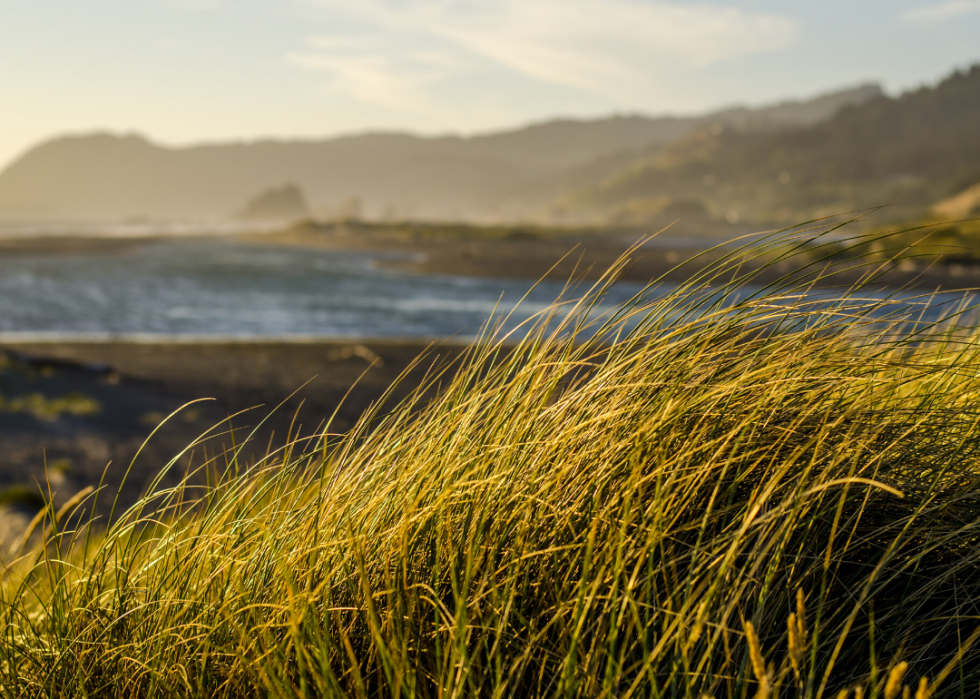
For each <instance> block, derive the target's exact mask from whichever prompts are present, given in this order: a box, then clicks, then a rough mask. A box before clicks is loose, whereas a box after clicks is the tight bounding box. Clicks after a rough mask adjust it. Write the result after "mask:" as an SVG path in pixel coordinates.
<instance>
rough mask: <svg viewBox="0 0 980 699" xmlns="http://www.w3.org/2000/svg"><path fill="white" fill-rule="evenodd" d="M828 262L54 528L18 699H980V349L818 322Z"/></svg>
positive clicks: (560, 331) (24, 562)
mask: <svg viewBox="0 0 980 699" xmlns="http://www.w3.org/2000/svg"><path fill="white" fill-rule="evenodd" d="M820 241H821V239H819V238H818V237H817V234H816V233H814V232H808V231H802V232H801V231H799V230H794V231H791V232H787V233H781V234H778V235H774V236H771V237H769V238H766V239H764V240H762V241H759V242H755V243H752V244H751V245H747V246H745V247H743V248H739V249H734V250H732V251H731V252H730V254H729V255H728V256H727V257H726V258H725V259H724V260H722V261H721V262H718V263H716V264H713V265H710V266H709V267H708V268H706V269H702V270H701V271H699V272H697V273H695V274H694V276H693V278H692V279H691V281H690V282H688V283H687V284H684V285H682V286H681V287H679V288H677V289H675V290H672V291H670V292H669V293H666V294H660V293H657V292H656V291H655V286H654V287H652V288H651V289H650V290H649V292H648V293H645V294H642V295H640V296H638V297H637V298H636V299H635V301H634V302H633V303H632V304H630V305H628V306H627V307H625V308H621V309H618V311H617V312H615V313H609V312H607V311H604V310H603V309H602V308H601V307H600V306H598V305H597V299H598V298H599V297H600V296H601V292H602V289H603V285H605V284H608V283H611V282H612V280H613V279H614V278H615V275H616V274H617V269H613V270H610V273H609V275H608V276H607V277H606V278H605V279H604V280H603V282H601V283H600V284H599V285H597V287H594V288H592V289H591V290H589V291H588V292H586V293H584V295H583V296H582V298H581V299H580V300H579V301H578V302H576V303H565V302H563V301H561V300H559V302H558V305H556V306H555V308H553V309H552V311H551V312H550V313H549V314H546V315H545V316H542V317H540V318H539V319H538V320H537V322H536V324H535V325H534V326H533V327H530V328H525V329H524V330H526V331H527V332H524V331H522V332H521V333H520V335H518V334H516V333H515V334H512V335H510V336H505V335H503V334H502V333H501V332H499V331H494V329H493V327H488V328H487V330H486V331H485V332H484V334H483V335H482V336H481V337H480V338H479V339H478V340H477V341H476V342H474V344H473V345H472V347H471V348H470V350H469V353H468V355H467V356H466V358H465V361H463V363H462V364H461V365H459V366H457V367H453V368H452V373H451V374H443V373H440V371H438V370H434V371H433V373H432V374H431V375H430V379H429V381H428V383H427V384H426V386H422V387H420V389H419V391H418V392H417V393H416V394H415V396H414V397H413V398H412V399H410V400H408V401H407V402H406V403H404V404H402V405H400V406H399V407H397V408H396V409H395V410H393V411H391V412H387V413H385V414H382V413H381V412H379V411H375V412H373V413H371V414H369V415H366V416H365V417H364V418H363V419H362V421H361V422H360V423H359V424H358V426H357V427H356V428H355V429H354V430H353V431H351V432H350V433H348V434H344V435H334V436H331V435H329V434H327V433H326V431H325V432H324V433H323V434H322V435H320V436H319V437H318V438H317V439H316V440H313V441H309V440H308V441H306V442H304V443H296V444H294V445H292V446H291V447H289V448H287V449H285V450H283V451H280V452H276V453H274V454H271V455H270V457H269V458H268V459H267V460H266V461H265V462H264V463H261V464H254V465H251V467H250V468H247V469H246V468H245V466H244V465H243V464H238V463H236V461H235V459H234V455H232V457H231V458H230V459H229V461H228V467H227V468H226V469H224V472H223V473H222V474H221V475H220V477H217V478H213V479H210V481H209V483H208V484H207V485H205V486H200V485H195V484H196V483H199V480H195V477H194V476H193V475H191V474H189V475H188V479H187V480H186V481H185V482H184V483H183V484H182V485H181V486H180V487H177V488H170V489H160V488H151V489H150V491H149V494H148V495H147V496H146V497H145V498H144V499H143V500H141V501H140V502H139V503H137V504H136V505H135V506H134V507H132V508H130V509H128V510H127V511H125V512H122V513H121V512H118V511H115V512H113V513H112V515H111V517H108V521H106V519H101V520H95V521H94V522H92V523H89V524H85V525H84V526H83V525H79V524H78V522H79V521H80V520H79V518H78V517H77V515H76V516H75V517H74V519H71V518H70V517H69V514H70V513H68V512H66V511H62V512H61V513H56V512H54V511H53V509H52V510H49V512H48V514H47V517H46V521H43V522H40V523H39V527H38V530H39V531H41V530H43V534H44V537H45V541H44V542H43V545H38V546H36V547H34V548H31V549H30V551H29V553H22V554H21V557H20V558H19V560H17V561H15V562H13V563H11V564H10V565H9V566H8V567H7V568H6V570H5V571H4V576H3V585H2V588H0V594H2V600H0V628H2V634H0V693H2V694H3V695H4V696H11V697H23V696H79V697H82V696H88V697H106V696H118V697H157V696H161V697H163V696H167V697H169V696H182V697H246V696H275V697H289V696H296V697H305V696H325V697H335V696H336V697H344V696H350V697H389V696H390V697H396V696H402V697H446V698H448V697H559V696H560V697H573V696H574V697H702V696H713V697H769V696H777V695H779V696H800V697H831V696H833V697H838V696H852V697H874V696H883V697H886V698H887V699H896V698H897V697H899V696H906V697H908V696H915V697H928V696H943V695H947V696H960V695H961V694H962V695H964V696H975V695H976V692H977V690H978V683H980V663H978V659H980V656H978V653H977V649H978V648H980V645H974V641H976V639H977V638H978V636H980V613H978V610H977V600H978V599H980V528H978V527H980V489H978V485H980V463H978V459H980V410H978V407H980V344H978V342H977V340H978V336H977V333H976V330H975V328H974V327H973V326H972V325H970V324H969V323H968V322H967V321H966V320H964V317H965V316H963V315H953V317H952V318H951V319H949V320H947V321H945V322H943V323H940V324H933V323H927V322H926V321H925V320H917V319H916V318H917V317H916V316H914V312H913V314H912V315H910V314H909V312H908V305H907V304H908V302H907V301H903V300H901V299H899V298H898V297H876V298H871V297H869V296H868V295H867V287H866V286H863V285H857V286H855V287H853V288H851V289H848V290H843V291H842V292H841V293H840V294H839V296H838V299H837V300H836V301H827V300H823V301H819V302H818V301H816V300H814V297H813V295H812V294H809V295H808V294H807V293H806V292H807V291H808V290H810V289H811V288H812V285H813V282H814V281H816V280H817V279H818V278H821V279H823V282H824V283H826V282H827V275H828V274H831V273H832V270H827V269H826V267H825V262H826V261H821V255H820V250H821V249H822V248H821V246H822V245H823V243H821V242H820ZM804 247H805V248H806V249H807V250H808V252H807V255H808V258H807V259H809V260H811V265H810V266H809V267H806V268H804V269H803V270H802V271H801V272H799V273H797V274H796V275H795V276H790V277H787V278H785V279H782V280H780V281H779V282H777V283H775V284H772V285H770V286H768V287H765V288H763V289H756V288H753V287H752V286H751V284H752V279H753V276H752V275H753V274H755V273H754V272H750V273H744V274H743V273H742V271H741V270H742V269H743V263H745V261H746V260H748V259H749V258H753V259H754V258H758V256H760V255H762V256H765V258H766V259H768V260H772V261H773V263H776V262H778V261H779V260H781V259H783V258H786V257H787V256H793V255H795V254H797V252H798V251H799V250H801V249H803V248H804ZM831 248H832V249H833V250H834V254H835V259H837V258H838V257H839V255H837V247H836V244H834V245H833V246H831V247H830V248H828V249H831ZM624 263H625V262H624ZM862 263H863V261H862V260H861V259H851V260H850V261H848V262H846V263H844V264H846V265H855V264H856V265H860V264H862ZM874 274H875V270H874V269H870V270H869V280H870V279H871V278H873V277H874ZM563 304H564V305H563ZM910 318H911V322H910ZM439 382H441V383H442V384H443V385H441V387H440V388H439V390H438V392H437V393H436V397H434V398H431V395H432V391H431V390H428V389H432V388H433V386H435V385H436V384H438V383H439ZM427 396H428V397H427ZM203 468H205V469H206V470H213V469H214V464H209V465H206V466H205V467H203ZM96 495H100V494H96ZM93 497H95V496H93ZM74 504H79V503H74ZM79 506H80V507H84V508H87V510H88V511H104V509H105V508H102V509H100V508H99V507H98V506H96V505H95V504H94V503H92V502H90V501H85V502H83V503H81V504H80V505H79ZM62 509H63V510H64V509H65V508H62ZM112 509H118V508H115V507H114V508H112ZM66 522H67V526H66ZM73 522H74V523H73ZM25 550H26V549H25Z"/></svg>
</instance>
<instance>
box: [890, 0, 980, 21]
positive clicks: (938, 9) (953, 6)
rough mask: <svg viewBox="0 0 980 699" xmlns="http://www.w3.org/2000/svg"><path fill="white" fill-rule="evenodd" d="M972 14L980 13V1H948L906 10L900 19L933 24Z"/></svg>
mask: <svg viewBox="0 0 980 699" xmlns="http://www.w3.org/2000/svg"><path fill="white" fill-rule="evenodd" d="M973 12H980V0H948V1H947V2H940V3H935V4H933V5H923V6H922V7H916V8H914V9H911V10H908V11H906V12H904V13H902V19H903V20H905V21H906V22H935V21H941V20H944V19H952V18H953V17H958V16H960V15H967V14H971V13H973Z"/></svg>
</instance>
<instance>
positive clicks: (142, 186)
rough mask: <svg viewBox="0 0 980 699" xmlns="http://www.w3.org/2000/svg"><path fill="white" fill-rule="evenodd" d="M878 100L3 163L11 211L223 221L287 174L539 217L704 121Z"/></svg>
mask: <svg viewBox="0 0 980 699" xmlns="http://www.w3.org/2000/svg"><path fill="white" fill-rule="evenodd" d="M881 95H882V93H881V90H880V88H879V87H878V86H876V85H862V86H859V87H856V88H852V89H848V90H842V91H839V92H836V93H831V94H827V95H822V96H820V97H817V98H815V99H812V100H806V101H798V102H784V103H781V104H778V105H774V106H770V107H764V108H759V109H748V108H731V109H725V110H721V111H719V112H715V113H712V114H708V115H703V116H696V117H657V118H654V117H645V116H615V117H610V118H606V119H596V120H571V119H564V120H555V121H550V122H546V123H541V124H535V125H531V126H528V127H525V128H521V129H517V130H512V131H505V132H499V133H492V134H487V135H481V136H474V137H468V138H463V137H456V136H446V137H431V138H426V137H418V136H412V135H409V134H398V133H369V134H361V135H353V136H344V137H339V138H332V139H325V140H309V141H260V142H256V143H248V144H245V143H230V144H216V145H201V146H193V147H187V148H165V147H161V146H158V145H155V144H153V143H151V142H150V141H148V140H147V139H145V138H143V137H141V136H137V135H128V136H116V135H111V134H104V133H99V134H92V135H86V136H68V137H62V138H57V139H54V140H51V141H48V142H46V143H43V144H41V145H39V146H37V147H36V148H34V149H32V150H30V151H29V152H28V153H26V154H25V155H24V156H22V157H21V158H19V159H18V160H17V161H15V162H14V163H12V164H11V165H10V166H9V167H7V168H6V169H5V170H3V171H2V172H0V220H8V221H18V220H20V221H30V220H121V219H126V218H134V217H135V218H140V219H147V218H148V219H153V218H159V219H175V218H191V219H215V220H223V219H226V218H228V217H230V216H232V215H233V213H234V212H237V211H241V210H242V207H243V206H245V204H246V203H247V202H249V201H251V200H252V199H254V198H255V197H256V196H257V195H259V194H260V193H262V192H265V191H268V190H269V189H270V188H275V187H279V186H282V185H284V184H285V183H287V182H292V183H295V184H296V185H297V186H298V187H299V188H300V189H301V190H302V192H303V194H304V195H305V197H306V199H307V201H308V202H309V205H310V208H311V209H312V210H313V212H314V213H315V214H320V215H329V214H330V213H331V212H332V211H336V210H337V209H338V207H343V206H345V204H344V203H345V202H350V201H352V200H356V201H359V202H360V205H361V210H362V212H363V214H364V215H366V216H368V217H388V218H428V219H443V220H445V219H456V220H472V221H483V220H495V221H506V220H517V219H528V218H534V217H536V216H540V215H542V212H547V211H548V207H549V205H550V204H551V203H552V202H553V201H555V200H556V199H557V198H560V197H561V196H562V195H564V194H566V193H567V192H568V191H571V190H575V189H578V188H582V187H587V186H589V185H591V184H594V183H596V182H598V181H600V180H602V179H603V178H606V177H609V176H610V175H612V174H614V173H616V172H617V171H619V170H620V169H621V168H623V167H624V166H625V165H627V164H628V163H630V162H632V161H633V160H634V159H635V158H636V157H637V156H638V155H639V154H643V153H651V152H657V151H658V150H661V149H663V148H665V147H666V146H667V145H668V144H669V143H672V142H675V141H676V140H677V139H679V138H682V137H684V136H685V135H687V134H690V133H692V132H696V131H697V130H698V129H702V128H705V127H706V126H710V125H712V124H720V125H722V126H724V127H725V128H727V129H731V130H734V131H738V132H744V133H755V132H769V131H773V130H780V129H785V128H801V127H808V126H812V125H814V124H818V123H821V122H823V121H825V120H827V119H829V118H831V117H832V116H833V115H834V114H836V113H837V112H839V111H840V110H841V109H842V108H844V107H847V106H848V105H856V104H864V103H867V102H868V101H873V100H876V99H880V98H881Z"/></svg>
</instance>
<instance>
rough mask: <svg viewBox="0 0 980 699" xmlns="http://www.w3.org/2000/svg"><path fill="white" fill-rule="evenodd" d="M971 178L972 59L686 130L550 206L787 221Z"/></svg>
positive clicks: (977, 83)
mask: <svg viewBox="0 0 980 699" xmlns="http://www.w3.org/2000/svg"><path fill="white" fill-rule="evenodd" d="M974 184H980V65H977V66H973V67H972V68H970V69H969V70H967V71H957V72H955V73H954V74H952V75H950V76H949V77H947V78H946V79H944V80H942V81H941V82H940V83H939V84H938V85H936V86H933V87H923V88H921V89H918V90H915V91H911V92H908V93H906V94H903V95H900V96H899V97H896V98H889V97H880V98H877V99H871V100H867V101H865V102H863V103H861V104H854V105H850V106H847V107H845V108H844V109H842V110H840V111H839V112H838V113H837V114H835V115H834V116H832V117H831V118H829V119H827V120H825V121H821V122H819V123H815V124H811V125H809V126H801V127H795V128H785V129H770V130H754V131H749V130H741V131H739V130H731V129H723V128H722V129H718V128H715V129H711V128H707V129H704V128H703V129H698V130H694V131H691V132H689V133H687V134H686V135H685V136H683V137H682V138H679V139H677V140H675V141H674V142H672V143H671V144H670V145H669V146H668V147H666V148H658V149H650V150H649V151H647V152H646V153H644V154H641V155H638V156H637V157H636V158H634V159H633V160H632V161H631V162H629V163H626V164H625V165H624V166H623V167H622V168H621V169H620V170H619V171H618V172H616V173H613V174H612V175H609V176H607V177H606V178H605V179H603V180H601V181H597V182H596V183H593V184H591V185H588V186H586V187H584V188H582V189H580V190H578V191H576V192H574V193H573V194H570V195H568V196H566V197H564V198H563V199H562V200H561V201H560V202H559V204H557V205H556V209H558V210H560V211H561V213H562V214H563V215H564V216H565V217H566V218H567V219H569V220H578V221H589V220H594V221H599V220H602V221H610V220H612V221H619V222H631V223H639V222H642V221H643V220H650V219H655V218H656V217H657V216H658V215H660V214H662V213H663V212H664V211H665V210H666V208H667V207H669V206H677V205H679V204H682V203H684V204H687V205H690V204H692V203H696V204H697V205H698V206H701V207H702V209H703V210H704V212H705V213H706V214H707V215H709V216H712V217H714V218H728V219H729V220H731V221H739V220H741V221H742V222H746V221H751V222H752V223H756V224H760V225H762V224H767V225H768V224H772V225H779V224H787V225H788V224H793V223H796V222H799V221H803V220H807V219H809V218H812V217H817V216H823V215H829V214H834V213H841V212H845V211H852V210H856V209H865V208H868V207H875V206H880V205H883V204H892V206H891V207H890V209H889V210H888V211H887V212H885V213H886V215H887V216H889V217H890V218H892V219H895V220H900V219H907V218H913V217H918V216H922V215H924V214H925V213H926V211H927V210H928V209H929V207H930V206H931V205H933V204H935V203H936V202H938V201H940V200H942V199H945V198H947V197H950V196H953V195H956V194H958V193H959V192H961V191H963V190H965V189H967V188H968V187H970V186H971V185H974ZM947 208H948V207H947ZM939 210H943V209H942V208H941V207H940V209H939ZM950 210H952V209H950ZM964 210H965V209H964Z"/></svg>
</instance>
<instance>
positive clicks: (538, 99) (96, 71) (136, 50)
mask: <svg viewBox="0 0 980 699" xmlns="http://www.w3.org/2000/svg"><path fill="white" fill-rule="evenodd" d="M977 61H980V0H823V1H822V2H814V1H810V2H797V1H795V0H794V1H789V0H786V1H783V2H778V1H776V0H710V1H707V2H682V1H681V0H356V1H350V0H0V66H2V68H0V167H3V166H4V165H6V164H7V163H8V162H9V161H10V160H11V159H12V158H14V157H15V156H16V155H18V154H19V153H21V152H23V151H24V150H26V149H27V148H28V147H30V146H32V145H34V144H36V143H37V142H39V141H41V140H44V139H46V138H49V137H51V136H54V135H57V134H63V133H78V132H87V131H93V130H111V131H116V132H129V131H137V132H140V133H142V134H145V135H147V136H149V137H151V138H152V139H154V140H156V141H158V142H162V143H166V144H187V143H196V142H202V141H223V140H230V139H254V138H259V137H268V136H272V137H281V138H291V137H322V136H329V135H335V134H339V133H346V132H354V131H362V130H366V129H397V130H411V131H416V132H420V133H430V134H431V133H445V132H457V133H473V132H479V131H486V130H491V129H497V128H501V127H508V126H513V125H518V124H522V123H525V122H528V121H534V120H541V119H545V118H549V117H552V116H581V117H588V116H596V115H603V114H609V113H612V112H644V113H650V114H662V113H689V112H696V111H703V110H707V109H710V108H714V107H718V106H722V105H729V104H732V103H747V104H760V103H766V102H771V101H775V100H779V99H783V98H790V97H806V96H809V95H812V94H815V93H819V92H822V91H827V90H830V89H833V88H836V87H840V86H845V85H853V84H856V83H859V82H865V81H878V82H881V83H882V84H883V85H884V86H885V88H886V89H887V90H889V91H890V92H897V91H901V90H903V89H907V88H910V87H914V86H917V85H920V84H923V83H927V82H933V81H935V80H936V79H938V78H940V77H941V76H943V75H944V74H946V73H948V72H950V71H951V70H952V69H954V68H956V67H965V66H967V65H969V64H970V63H972V62H977Z"/></svg>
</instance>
